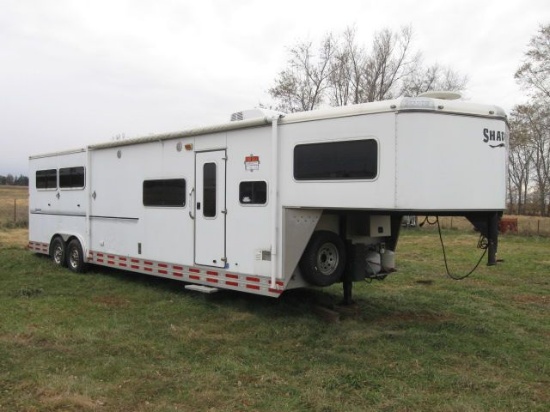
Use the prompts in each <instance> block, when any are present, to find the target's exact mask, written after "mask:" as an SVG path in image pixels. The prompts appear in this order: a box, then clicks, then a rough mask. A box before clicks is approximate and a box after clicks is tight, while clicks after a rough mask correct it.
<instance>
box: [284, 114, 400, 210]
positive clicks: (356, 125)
mask: <svg viewBox="0 0 550 412" xmlns="http://www.w3.org/2000/svg"><path fill="white" fill-rule="evenodd" d="M361 139H375V140H376V141H377V142H378V175H377V177H376V178H375V179H372V180H319V181H311V180H310V181H298V180H296V179H295V178H294V175H293V170H294V164H293V162H294V148H295V146H296V145H298V144H311V143H321V142H323V143H324V142H331V141H332V142H336V141H349V140H361ZM280 142H281V162H280V165H281V167H280V173H281V181H280V193H281V203H282V206H283V207H304V208H313V209H319V208H341V209H363V210H365V209H374V210H375V209H391V208H393V206H394V203H395V157H394V151H395V114H394V113H393V112H390V113H380V114H366V115H360V116H352V117H343V118H334V119H326V120H318V121H315V122H301V123H290V124H285V123H284V122H283V124H282V125H281V127H280Z"/></svg>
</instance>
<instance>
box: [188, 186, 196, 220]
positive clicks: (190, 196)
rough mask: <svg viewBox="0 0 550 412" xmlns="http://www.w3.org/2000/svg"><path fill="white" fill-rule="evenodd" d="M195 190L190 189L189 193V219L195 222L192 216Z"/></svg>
mask: <svg viewBox="0 0 550 412" xmlns="http://www.w3.org/2000/svg"><path fill="white" fill-rule="evenodd" d="M194 195H195V188H193V189H191V191H190V192H189V217H190V218H191V219H193V220H195V215H193V206H194V205H195V200H194V199H195V196H194Z"/></svg>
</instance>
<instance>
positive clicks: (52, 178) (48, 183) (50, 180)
mask: <svg viewBox="0 0 550 412" xmlns="http://www.w3.org/2000/svg"><path fill="white" fill-rule="evenodd" d="M36 188H37V189H57V170H55V169H48V170H37V171H36Z"/></svg>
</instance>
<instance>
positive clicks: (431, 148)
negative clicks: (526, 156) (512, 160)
mask: <svg viewBox="0 0 550 412" xmlns="http://www.w3.org/2000/svg"><path fill="white" fill-rule="evenodd" d="M484 131H485V132H484ZM490 131H494V132H495V133H494V136H495V139H496V136H499V137H500V139H501V140H495V141H487V142H485V141H484V140H486V138H485V134H490ZM506 133H507V130H506V123H505V121H504V120H502V119H489V118H482V117H473V116H460V115H452V114H440V113H434V112H417V113H415V112H405V113H400V114H398V115H397V146H396V154H395V155H396V159H397V160H396V202H395V209H398V210H399V209H402V210H421V211H429V210H438V211H453V210H455V211H456V210H463V211H468V210H503V209H505V207H506V205H505V199H506V196H505V194H506V187H505V183H506V179H505V176H504V174H505V173H506V172H505V171H506V147H505V140H504V136H505V134H506Z"/></svg>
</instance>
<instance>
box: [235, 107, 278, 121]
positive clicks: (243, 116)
mask: <svg viewBox="0 0 550 412" xmlns="http://www.w3.org/2000/svg"><path fill="white" fill-rule="evenodd" d="M284 115H285V114H284V113H282V112H278V111H276V110H269V109H249V110H241V111H240V112H235V113H233V114H232V115H231V121H232V122H237V121H239V120H249V119H262V118H272V117H275V116H284Z"/></svg>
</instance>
